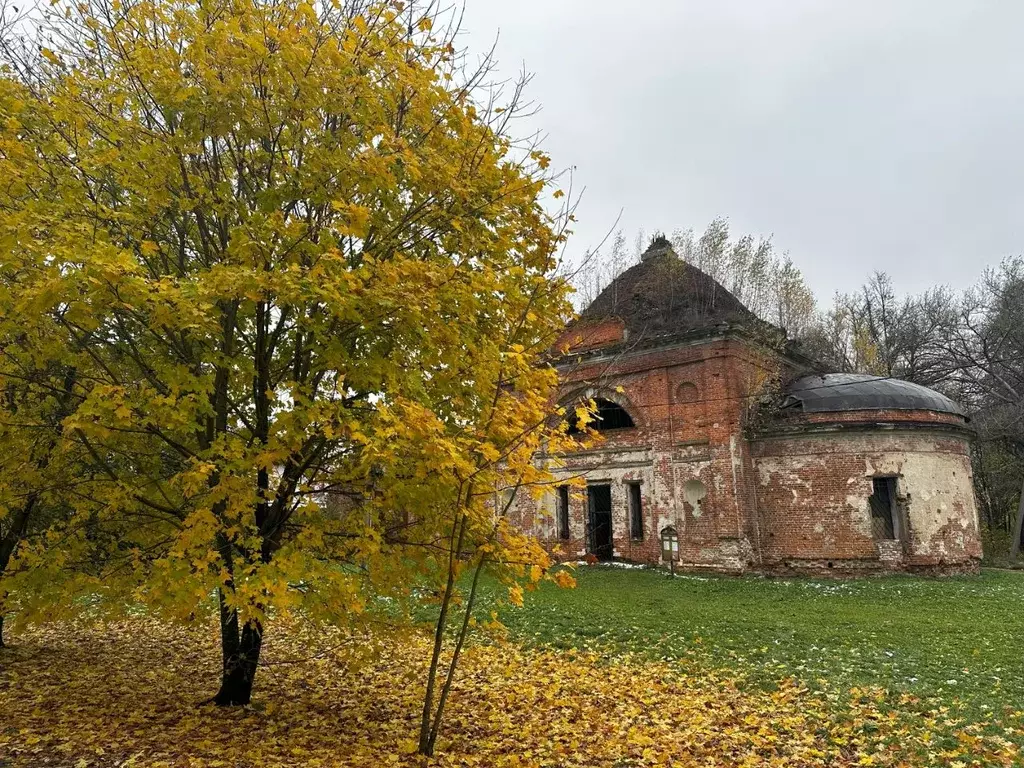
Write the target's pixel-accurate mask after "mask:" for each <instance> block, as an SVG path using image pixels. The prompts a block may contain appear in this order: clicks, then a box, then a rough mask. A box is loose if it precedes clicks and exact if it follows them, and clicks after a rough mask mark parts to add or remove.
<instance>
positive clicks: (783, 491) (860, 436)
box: [753, 427, 981, 572]
mask: <svg viewBox="0 0 1024 768" xmlns="http://www.w3.org/2000/svg"><path fill="white" fill-rule="evenodd" d="M968 451H969V444H968V441H967V439H966V437H964V436H959V435H956V434H949V433H943V432H930V431H929V430H926V429H923V430H917V429H915V430H901V429H899V428H898V427H896V428H890V429H887V430H885V431H881V430H878V431H875V430H870V429H869V430H865V431H862V432H856V433H829V432H818V433H813V432H812V433H808V434H806V435H801V436H791V437H783V438H774V439H767V440H761V441H758V442H756V443H755V444H754V445H753V452H754V457H755V458H754V466H755V470H756V479H757V483H756V489H757V497H758V511H759V514H760V517H761V522H762V527H763V528H764V530H765V531H767V535H766V537H765V540H764V546H763V547H762V565H764V566H768V567H772V568H775V569H795V570H819V569H824V570H828V569H832V568H841V569H864V568H869V569H870V568H882V567H884V568H887V569H901V570H902V569H905V570H923V571H936V572H939V571H944V570H948V571H957V570H960V569H967V570H972V569H973V568H974V567H975V566H976V564H977V560H978V559H979V558H980V557H981V545H980V538H979V532H978V515H977V510H976V508H975V499H974V485H973V481H972V477H971V460H970V455H969V452H968ZM886 477H891V478H893V483H894V487H895V490H896V499H895V502H896V503H895V504H894V513H895V515H896V520H895V523H896V529H897V530H896V531H895V536H894V538H893V539H891V540H890V539H877V538H876V537H875V536H874V535H873V531H872V518H871V507H870V503H869V498H870V497H871V495H872V481H873V479H874V478H886Z"/></svg>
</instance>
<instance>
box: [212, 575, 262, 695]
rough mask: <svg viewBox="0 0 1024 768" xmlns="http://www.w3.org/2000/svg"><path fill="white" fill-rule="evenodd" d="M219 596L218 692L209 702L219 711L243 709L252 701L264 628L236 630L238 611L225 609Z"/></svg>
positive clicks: (248, 626)
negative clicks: (219, 653)
mask: <svg viewBox="0 0 1024 768" xmlns="http://www.w3.org/2000/svg"><path fill="white" fill-rule="evenodd" d="M218 594H219V595H220V645H221V660H222V663H223V667H222V670H221V680H220V690H219V691H217V695H216V696H214V697H213V699H212V701H213V703H214V704H216V705H217V706H219V707H236V706H245V705H247V704H248V703H249V702H250V701H251V700H252V685H253V682H254V681H255V679H256V668H257V667H258V666H259V661H260V649H261V648H262V647H263V628H262V627H261V626H260V625H259V622H256V621H250V622H249V623H247V624H246V625H245V626H244V627H241V628H239V626H238V611H236V610H234V609H232V608H228V607H227V605H226V603H225V601H224V594H223V592H220V593H218Z"/></svg>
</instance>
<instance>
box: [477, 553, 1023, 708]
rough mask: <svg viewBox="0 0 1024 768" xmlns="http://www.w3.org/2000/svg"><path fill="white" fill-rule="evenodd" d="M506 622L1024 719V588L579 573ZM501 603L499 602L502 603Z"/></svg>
mask: <svg viewBox="0 0 1024 768" xmlns="http://www.w3.org/2000/svg"><path fill="white" fill-rule="evenodd" d="M576 576H577V581H578V587H577V588H576V589H575V590H560V589H557V588H555V587H553V586H545V587H543V588H541V589H539V590H538V591H537V592H535V593H532V594H530V593H528V594H527V602H526V607H525V608H523V609H514V608H511V607H504V608H501V609H500V611H501V620H502V621H503V623H505V625H506V626H507V627H508V628H509V630H510V632H511V635H512V637H513V638H516V639H518V640H519V641H521V642H525V643H527V644H535V645H543V646H554V647H562V648H571V647H575V648H588V649H592V650H597V651H600V652H603V653H609V654H620V653H640V654H643V655H649V656H651V657H653V658H668V659H679V660H692V661H695V662H699V663H701V664H712V665H715V666H720V667H727V668H731V669H735V670H737V671H739V672H741V673H742V674H743V675H744V676H746V677H747V678H748V679H751V680H753V681H755V682H759V683H763V684H768V685H770V684H771V682H772V681H775V680H778V679H780V678H782V677H788V676H795V677H797V678H800V679H802V680H805V681H807V682H808V683H809V684H812V685H814V684H815V681H817V680H818V679H825V680H827V681H829V683H830V684H833V685H839V686H843V687H850V686H859V685H879V686H883V687H885V688H888V689H889V690H893V691H906V692H909V693H913V694H915V695H918V696H921V697H923V698H937V699H939V700H940V701H941V702H942V703H946V704H951V705H955V706H958V707H964V708H966V709H968V710H976V711H977V714H983V713H988V714H995V713H998V712H1000V711H1002V709H1003V708H1004V707H1007V706H1008V707H1012V708H1014V709H1018V708H1024V661H1022V654H1021V646H1022V645H1024V574H1021V573H1010V572H1003V571H994V570H986V571H984V572H983V573H982V575H981V576H979V577H964V578H950V579H941V580H940V579H923V578H914V577H895V576H894V577H886V578H872V579H860V580H851V581H813V580H800V579H761V578H742V579H738V578H729V577H715V576H677V577H676V578H674V579H673V578H670V577H669V576H668V575H667V574H664V573H662V572H659V571H654V570H628V569H622V568H615V567H601V566H597V567H587V566H581V567H580V568H579V569H578V570H577V573H576ZM491 597H493V593H492V595H491Z"/></svg>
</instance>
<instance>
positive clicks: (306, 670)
mask: <svg viewBox="0 0 1024 768" xmlns="http://www.w3.org/2000/svg"><path fill="white" fill-rule="evenodd" d="M580 594H585V592H581V593H580ZM14 640H15V642H16V643H17V646H16V647H14V648H11V649H7V650H2V651H0V713H2V718H0V765H4V766H5V767H6V766H46V765H67V766H94V765H95V766H101V765H102V766H108V765H109V766H123V765H134V766H155V765H171V766H231V767H232V768H243V767H246V766H252V767H253V768H255V767H256V766H260V767H261V768H262V767H264V766H285V765H288V766H291V765H322V766H381V765H408V766H415V765H423V764H424V762H425V761H423V760H422V759H421V758H417V757H416V756H414V755H413V754H411V752H412V749H413V744H414V742H413V739H414V736H415V728H416V720H417V715H418V711H419V703H420V699H419V697H420V695H421V692H422V688H421V684H422V680H423V672H424V666H425V662H426V659H427V655H428V654H427V646H426V640H425V638H423V637H421V636H414V637H412V638H410V639H406V640H405V641H403V642H400V643H397V642H383V643H379V644H377V643H371V644H370V646H369V647H372V648H377V651H378V653H373V654H369V655H367V654H361V653H360V652H359V651H360V650H361V649H362V648H365V647H367V646H366V638H359V637H348V636H345V635H341V634H333V635H331V636H329V637H326V638H321V639H320V642H319V644H318V645H319V646H320V648H319V650H320V652H319V653H317V652H316V651H317V648H315V647H312V646H311V643H310V637H309V636H308V633H307V632H303V631H299V630H297V629H293V630H289V631H285V629H284V628H283V627H281V626H278V627H277V631H276V632H272V633H271V634H270V635H269V637H268V644H267V648H266V651H267V652H266V662H267V664H266V666H265V667H264V668H263V669H261V671H260V675H261V677H260V679H259V681H258V684H257V690H256V697H257V702H258V704H257V705H256V706H254V707H252V708H247V709H245V710H234V711H226V710H218V709H216V708H213V707H211V706H197V702H199V701H201V700H202V699H203V698H205V697H206V696H208V695H209V694H210V692H211V690H212V687H213V683H214V681H215V678H216V673H217V645H216V638H215V637H214V636H213V634H212V633H209V634H207V633H197V632H183V631H181V630H180V629H173V628H170V627H168V626H166V625H162V624H159V623H155V622H152V621H144V620H137V621H134V622H130V623H125V624H117V625H107V626H99V627H71V626H58V627H50V628H47V629H45V630H31V631H25V632H21V633H18V634H17V635H16V636H15V638H14ZM1022 729H1024V720H1022V714H1021V713H1020V712H1011V711H1004V712H1000V713H999V714H998V716H996V717H993V718H991V719H989V721H988V722H987V723H971V722H968V721H965V720H963V719H961V718H960V717H959V716H958V715H956V714H955V713H954V712H952V711H949V710H944V709H941V708H936V709H930V708H929V707H928V706H927V705H923V704H922V702H919V701H916V700H914V699H913V698H910V697H899V698H893V697H887V696H885V695H884V694H882V693H881V692H879V691H874V690H868V689H864V690H860V691H855V692H854V693H853V696H852V698H851V696H850V695H849V691H848V690H842V691H840V690H836V689H832V688H830V687H828V686H825V687H822V688H820V689H818V690H808V689H807V688H806V687H804V686H802V685H799V684H795V683H782V684H781V685H779V686H778V687H777V688H776V689H775V690H771V691H769V690H764V689H760V688H757V687H750V686H747V687H742V686H737V685H736V684H735V680H734V679H733V678H732V677H731V676H730V675H729V674H727V673H723V672H710V671H701V667H700V666H699V665H698V664H695V663H694V662H692V661H682V662H679V661H676V662H671V663H664V662H656V661H651V660H648V659H646V658H644V659H641V658H638V657H630V656H620V657H617V658H609V657H608V656H601V655H599V654H596V653H587V652H577V651H571V650H559V649H548V650H526V649H524V648H523V647H522V646H519V645H516V644H512V643H507V644H505V643H496V644H480V645H473V646H472V647H470V648H469V649H468V651H467V654H466V656H465V665H464V667H463V669H462V673H461V674H460V677H459V681H458V683H457V684H456V687H455V690H454V693H453V697H452V700H451V703H450V713H449V717H448V720H447V723H446V728H445V735H444V738H443V740H442V742H441V743H440V744H439V747H440V754H439V756H438V757H437V758H436V759H435V760H434V761H432V764H436V765H452V766H454V765H481V766H608V767H609V768H628V767H629V766H646V765H678V766H796V767H799V766H848V765H887V766H936V765H951V766H957V767H959V766H966V765H998V766H1014V765H1020V764H1021V751H1020V747H1019V743H1020V740H1021V735H1022Z"/></svg>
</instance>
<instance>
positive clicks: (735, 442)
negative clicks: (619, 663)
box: [516, 338, 763, 571]
mask: <svg viewBox="0 0 1024 768" xmlns="http://www.w3.org/2000/svg"><path fill="white" fill-rule="evenodd" d="M760 362H761V358H760V357H758V356H757V355H756V354H754V353H752V352H751V350H750V349H749V347H748V346H746V345H744V344H740V343H736V342H735V341H732V340H729V339H724V338H723V339H714V340H711V341H704V342H702V343H701V344H691V345H679V346H676V347H671V348H658V349H652V350H644V351H640V352H636V353H633V354H629V355H626V356H622V357H616V358H614V359H612V360H609V359H605V358H602V357H600V356H599V355H598V356H593V355H592V356H590V357H588V358H584V359H583V360H582V361H580V362H577V363H575V364H573V365H571V366H567V367H566V368H565V369H564V370H563V371H562V376H563V387H562V390H563V399H564V400H571V399H572V398H574V397H605V398H607V399H609V400H612V401H614V402H618V403H619V404H620V405H622V406H623V407H624V408H626V410H627V411H629V412H630V415H631V416H632V417H633V420H634V422H635V424H636V428H635V429H626V430H614V431H610V432H606V433H604V438H605V439H604V440H603V441H602V442H601V443H600V444H599V445H597V446H596V447H594V448H591V449H589V450H585V451H581V452H580V453H578V454H573V455H570V456H564V457H561V459H560V462H561V464H562V466H561V467H560V468H559V469H557V470H555V474H556V476H557V477H558V481H557V482H568V481H569V479H571V478H582V479H583V480H584V481H585V482H588V483H608V484H609V485H610V486H611V490H612V526H613V547H614V555H615V556H616V557H622V558H625V559H629V560H633V561H637V562H648V563H658V562H661V542H660V533H661V530H662V529H663V528H664V527H666V526H668V525H672V526H674V527H675V528H676V531H677V533H678V535H679V561H680V564H681V565H682V566H684V567H685V566H692V567H697V568H713V569H719V570H727V571H740V570H744V569H746V568H748V567H750V566H751V564H752V563H753V562H754V559H755V556H754V544H753V543H752V536H753V535H754V532H755V529H756V521H753V519H752V518H753V509H754V506H753V479H752V467H751V462H750V456H749V450H748V445H747V443H746V441H745V440H744V439H743V434H742V431H743V427H742V414H743V407H744V405H745V403H746V402H747V398H748V397H749V394H750V387H751V386H753V382H756V381H759V380H760V379H762V378H763V374H762V373H761V372H760V370H759V368H758V364H759V363H760ZM551 466H554V462H552V464H551ZM629 482H639V483H640V484H641V497H642V504H643V514H644V537H643V539H642V540H634V539H632V537H631V536H630V531H629V497H628V489H627V487H626V485H627V484H628V483H629ZM556 484H557V483H556ZM688 484H689V485H688ZM695 484H699V487H698V485H695ZM688 489H689V490H688ZM697 497H699V500H698V499H697ZM695 502H696V503H695ZM555 504H556V496H555V494H554V493H553V492H552V493H548V494H546V495H545V497H544V498H543V499H541V500H540V501H539V502H536V501H534V500H532V499H526V498H524V499H523V501H522V502H521V503H520V504H518V505H517V506H518V509H517V510H516V512H517V514H519V515H522V523H521V524H523V525H525V526H528V530H532V531H533V532H534V533H535V534H536V535H538V537H539V538H541V540H542V541H544V542H545V544H546V545H547V546H548V547H549V548H550V549H552V550H553V551H559V552H560V553H561V554H562V555H563V556H565V557H572V558H576V557H580V556H582V555H584V554H585V553H586V551H587V530H586V525H587V519H588V508H587V499H586V491H585V490H584V489H578V490H575V491H574V494H573V498H572V499H571V500H570V534H571V535H570V538H569V539H568V540H559V539H558V538H557V528H556V525H555Z"/></svg>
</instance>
